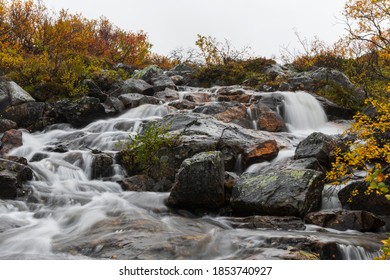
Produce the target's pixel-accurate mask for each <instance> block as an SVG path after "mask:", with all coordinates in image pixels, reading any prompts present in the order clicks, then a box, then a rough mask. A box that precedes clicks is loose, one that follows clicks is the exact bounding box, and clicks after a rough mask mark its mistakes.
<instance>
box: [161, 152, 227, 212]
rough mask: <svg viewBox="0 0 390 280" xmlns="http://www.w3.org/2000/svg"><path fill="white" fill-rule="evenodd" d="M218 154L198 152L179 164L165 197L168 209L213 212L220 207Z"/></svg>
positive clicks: (221, 182)
mask: <svg viewBox="0 0 390 280" xmlns="http://www.w3.org/2000/svg"><path fill="white" fill-rule="evenodd" d="M224 172H225V168H224V163H223V159H222V154H221V152H205V153H200V154H197V155H195V156H193V157H192V158H188V159H186V160H184V161H183V163H182V165H181V168H180V170H179V171H178V173H177V176H176V180H175V183H174V185H173V188H172V191H171V194H170V195H169V198H168V204H169V205H170V206H172V207H177V208H184V209H197V208H200V209H207V210H216V209H219V208H220V207H222V206H223V205H224V202H225V190H224Z"/></svg>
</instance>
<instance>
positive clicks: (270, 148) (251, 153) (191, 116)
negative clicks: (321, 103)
mask: <svg viewBox="0 0 390 280" xmlns="http://www.w3.org/2000/svg"><path fill="white" fill-rule="evenodd" d="M160 122H161V123H162V124H164V125H168V126H169V131H170V132H172V133H180V134H181V143H180V145H179V146H178V147H176V148H175V158H176V159H177V160H184V159H186V158H189V157H192V156H193V155H195V154H197V153H200V152H206V151H215V150H219V151H221V152H222V154H223V159H224V161H225V169H226V170H228V171H234V166H235V163H236V161H237V160H238V158H240V157H243V158H245V160H244V161H243V166H242V167H243V168H247V164H251V163H255V162H262V161H266V160H271V159H273V158H274V157H276V156H277V154H278V150H279V148H280V147H286V146H288V145H289V143H287V142H286V141H285V139H284V138H283V137H282V136H281V135H271V134H270V133H268V132H265V131H255V130H252V129H245V128H242V127H240V126H238V125H236V124H232V123H229V124H227V123H223V122H221V121H218V120H217V119H215V118H214V117H212V116H209V115H204V114H198V113H188V112H179V113H175V114H169V115H166V116H165V117H164V118H163V119H162V120H161V121H160ZM244 154H245V156H243V155H244Z"/></svg>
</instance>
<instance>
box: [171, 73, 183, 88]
mask: <svg viewBox="0 0 390 280" xmlns="http://www.w3.org/2000/svg"><path fill="white" fill-rule="evenodd" d="M170 78H171V80H172V82H173V83H174V84H175V85H176V86H181V85H184V84H185V79H184V77H183V76H181V75H173V76H170Z"/></svg>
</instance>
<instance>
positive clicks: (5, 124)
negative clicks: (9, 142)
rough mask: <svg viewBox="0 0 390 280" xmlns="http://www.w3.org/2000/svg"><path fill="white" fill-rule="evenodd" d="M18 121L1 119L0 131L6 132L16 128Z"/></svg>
mask: <svg viewBox="0 0 390 280" xmlns="http://www.w3.org/2000/svg"><path fill="white" fill-rule="evenodd" d="M17 127H18V125H17V123H16V122H14V121H11V120H7V119H0V133H4V132H6V131H7V130H10V129H16V128H17Z"/></svg>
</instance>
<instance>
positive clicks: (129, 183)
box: [119, 175, 168, 192]
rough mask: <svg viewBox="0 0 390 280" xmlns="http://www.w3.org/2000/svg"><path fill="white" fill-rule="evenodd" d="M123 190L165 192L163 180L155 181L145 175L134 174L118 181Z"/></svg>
mask: <svg viewBox="0 0 390 280" xmlns="http://www.w3.org/2000/svg"><path fill="white" fill-rule="evenodd" d="M119 184H120V185H121V187H122V189H123V190H124V191H131V192H165V191H168V190H167V189H166V188H165V186H164V184H163V182H156V181H155V180H153V179H152V178H150V177H149V176H147V175H135V176H132V177H129V178H125V179H123V180H122V181H120V182H119Z"/></svg>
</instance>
